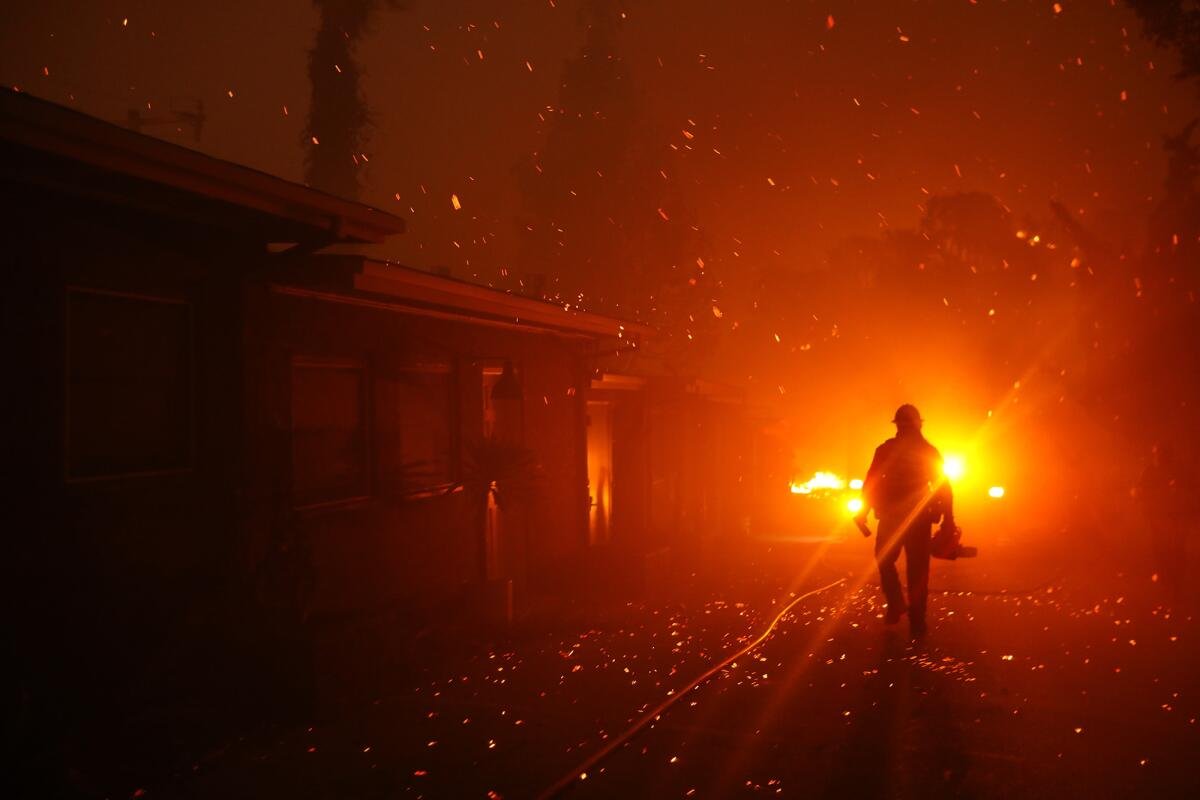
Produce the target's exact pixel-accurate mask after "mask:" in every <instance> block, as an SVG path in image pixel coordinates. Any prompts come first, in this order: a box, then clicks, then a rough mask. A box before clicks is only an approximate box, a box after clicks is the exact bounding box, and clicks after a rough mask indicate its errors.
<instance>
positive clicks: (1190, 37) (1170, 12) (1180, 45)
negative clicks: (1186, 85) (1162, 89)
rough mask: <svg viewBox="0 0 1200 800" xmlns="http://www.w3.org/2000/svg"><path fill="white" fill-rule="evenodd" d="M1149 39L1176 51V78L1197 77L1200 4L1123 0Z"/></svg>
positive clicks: (1181, 0) (1191, 0)
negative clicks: (1178, 59)
mask: <svg viewBox="0 0 1200 800" xmlns="http://www.w3.org/2000/svg"><path fill="white" fill-rule="evenodd" d="M1125 2H1126V3H1128V5H1129V6H1130V7H1131V8H1132V9H1133V10H1134V12H1135V13H1136V14H1137V15H1138V17H1139V18H1141V20H1142V24H1143V25H1144V26H1145V34H1146V37H1147V38H1148V39H1150V40H1151V41H1153V42H1154V43H1155V44H1157V45H1159V46H1160V47H1171V48H1174V49H1175V50H1177V51H1178V52H1179V55H1180V57H1181V59H1182V62H1183V63H1182V65H1181V68H1180V70H1179V72H1178V73H1177V77H1179V78H1200V6H1198V5H1197V4H1196V3H1195V2H1194V0H1125Z"/></svg>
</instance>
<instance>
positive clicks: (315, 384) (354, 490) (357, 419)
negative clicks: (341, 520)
mask: <svg viewBox="0 0 1200 800" xmlns="http://www.w3.org/2000/svg"><path fill="white" fill-rule="evenodd" d="M364 384H365V381H364V374H363V370H362V369H361V368H360V367H354V366H327V365H321V364H311V363H296V364H293V365H292V490H293V496H294V500H295V503H296V505H312V504H314V503H326V502H332V501H336V500H345V499H348V498H352V497H362V496H364V495H366V494H367V436H366V425H365V419H366V415H365V406H364V399H365V391H364V389H365V387H364Z"/></svg>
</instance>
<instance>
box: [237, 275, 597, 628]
mask: <svg viewBox="0 0 1200 800" xmlns="http://www.w3.org/2000/svg"><path fill="white" fill-rule="evenodd" d="M290 291H291V290H289V289H288V288H287V287H282V288H280V287H276V288H270V287H267V286H262V287H258V288H256V289H253V290H250V291H248V293H247V298H246V303H247V307H246V318H247V320H248V325H247V328H246V334H245V347H246V350H247V359H246V375H245V380H246V383H247V394H246V397H247V410H246V413H247V418H248V419H249V420H250V421H251V422H250V429H249V441H250V443H251V447H250V451H251V456H250V458H251V465H250V475H249V481H248V490H249V491H250V493H251V495H252V501H251V509H250V511H249V514H250V516H251V517H252V518H253V519H254V520H255V523H254V524H253V525H252V526H251V527H252V529H253V530H254V531H255V532H256V533H257V535H258V536H259V537H260V541H258V542H257V543H256V545H255V547H256V552H265V551H269V550H270V549H271V548H272V547H278V546H281V545H282V546H285V547H293V548H299V550H300V551H301V552H305V553H310V554H311V558H310V563H311V565H312V572H311V574H310V575H307V576H304V577H303V578H302V579H301V583H302V584H303V586H302V587H301V590H302V591H303V592H305V593H306V594H305V596H304V597H303V598H301V602H302V603H303V604H304V605H305V606H306V607H307V608H308V609H309V610H310V611H311V613H313V614H316V615H318V616H322V617H330V616H337V615H341V614H347V613H357V612H363V611H374V610H381V609H384V608H387V607H389V606H395V605H397V604H399V605H403V606H408V607H412V608H415V609H419V608H421V607H429V606H432V605H435V604H437V603H440V602H443V601H446V600H447V599H448V598H453V596H454V595H455V593H456V592H458V591H460V590H461V589H462V587H463V586H464V585H466V584H468V583H471V582H478V581H480V580H482V567H481V563H482V559H483V553H482V547H483V519H482V516H481V514H480V506H479V504H478V495H477V494H476V493H475V492H472V491H469V490H463V489H462V488H461V487H459V488H454V487H453V486H452V485H453V484H455V483H459V482H461V481H463V480H464V479H469V478H470V474H469V473H470V461H469V452H470V448H471V443H472V442H474V441H477V440H478V439H479V438H480V437H481V436H482V430H483V408H482V372H481V369H482V365H483V364H484V363H489V364H494V363H497V362H498V361H502V360H503V359H511V360H512V361H513V362H514V364H515V365H516V368H517V371H518V375H519V377H520V380H521V383H522V386H523V390H524V399H525V402H524V431H525V436H524V439H525V444H526V446H527V447H528V448H529V449H530V450H531V451H532V452H533V453H534V454H535V456H536V457H537V459H538V461H539V463H540V464H541V466H542V468H543V471H544V477H543V478H542V479H541V481H540V482H539V485H538V487H537V490H538V491H537V497H536V502H535V503H534V504H533V506H532V507H530V508H527V509H525V512H524V513H523V514H522V516H523V517H524V519H523V520H522V522H523V524H521V525H517V524H515V523H514V524H509V525H507V526H506V531H505V536H506V539H507V542H506V549H507V550H508V552H509V555H510V559H509V566H510V567H511V569H512V571H514V572H517V573H518V574H517V575H515V576H514V577H517V578H518V579H519V578H521V577H523V576H522V575H520V574H519V573H520V572H521V565H522V564H530V565H534V570H535V571H536V570H537V569H547V568H552V565H553V564H554V562H555V561H556V560H559V559H561V558H564V557H567V556H568V555H570V554H571V553H572V552H574V551H577V550H578V549H579V547H580V546H581V544H582V542H583V532H582V530H581V528H582V519H583V511H584V509H583V507H582V505H581V504H580V503H579V502H578V495H579V492H580V489H581V484H582V482H583V480H584V479H583V477H582V475H581V466H580V465H581V463H582V453H581V452H580V449H579V446H578V435H577V434H578V429H579V425H580V420H579V404H580V398H581V396H582V395H581V393H579V392H577V391H575V390H576V388H577V385H576V381H577V374H576V373H577V372H578V367H577V364H578V362H579V353H578V351H577V350H576V349H575V348H576V346H574V345H571V344H569V343H568V342H566V341H564V340H562V339H560V338H558V337H554V336H548V335H541V334H535V333H527V332H521V331H516V330H511V329H504V328H498V327H488V326H484V325H479V324H473V323H469V322H454V321H447V320H440V319H431V318H428V317H421V316H415V315H412V314H408V313H400V312H396V311H390V310H384V309H381V308H372V307H365V306H363V305H351V304H347V303H345V302H340V301H339V300H338V298H337V297H336V296H332V295H326V296H324V297H323V298H321V297H315V296H297V295H295V294H291V293H289V292H290ZM298 359H305V360H308V361H313V362H316V363H321V362H326V363H331V364H343V363H344V364H349V365H358V367H360V368H361V370H362V373H363V374H364V375H365V386H366V387H367V389H366V395H367V397H366V403H365V406H366V408H365V415H366V417H365V424H366V434H367V441H368V443H369V446H368V448H367V453H366V455H365V461H366V464H365V466H366V476H367V477H366V487H365V490H364V491H363V492H362V493H361V495H360V496H356V497H353V498H345V499H341V500H337V499H335V500H333V501H331V502H328V503H325V504H317V505H311V506H309V505H308V504H306V503H305V502H304V501H303V500H302V499H301V498H299V497H298V496H297V493H296V491H295V486H294V485H293V484H294V481H293V476H294V472H295V470H296V469H298V468H302V467H303V465H299V464H297V462H296V454H295V452H294V451H293V435H292V423H293V420H292V418H291V415H292V408H293V405H292V400H293V398H292V395H291V392H292V378H291V374H290V371H291V370H292V368H293V367H292V365H293V364H294V363H295V362H296V361H297V360H298ZM419 365H440V366H444V367H445V368H447V369H448V370H449V371H450V372H449V378H450V380H451V382H452V387H453V388H452V399H451V403H450V404H449V405H448V406H446V407H442V408H440V409H439V408H436V407H428V406H427V407H424V408H419V409H412V408H409V407H405V406H404V404H403V402H402V401H401V400H400V399H398V395H399V393H400V389H399V387H400V385H401V383H402V382H403V381H404V376H405V374H406V371H407V370H410V369H412V368H414V367H417V366H419ZM411 414H424V415H427V418H426V419H424V421H425V422H426V423H428V424H429V425H431V426H432V425H435V424H440V423H439V422H438V418H437V417H438V415H439V414H440V415H444V418H445V420H447V421H448V428H449V430H450V431H452V434H453V442H452V445H451V447H452V452H451V462H452V463H451V472H450V474H449V475H448V476H446V479H445V480H440V481H437V482H436V485H429V482H428V481H426V482H425V483H421V482H420V481H413V480H411V479H410V478H409V476H407V475H406V472H405V471H406V464H405V455H404V453H403V448H404V441H403V439H404V433H403V432H402V431H401V430H400V429H401V428H402V427H403V426H404V425H405V424H407V425H411V424H412V420H411V419H409V420H407V421H406V420H405V419H403V418H404V416H405V415H411ZM510 516H512V515H510ZM510 521H511V520H510ZM263 536H267V537H274V538H273V540H272V539H270V538H268V539H267V540H266V541H261V537H263Z"/></svg>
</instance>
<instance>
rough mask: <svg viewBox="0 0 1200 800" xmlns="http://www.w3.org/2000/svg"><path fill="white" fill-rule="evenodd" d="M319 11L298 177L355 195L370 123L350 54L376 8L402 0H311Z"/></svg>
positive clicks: (310, 59)
mask: <svg viewBox="0 0 1200 800" xmlns="http://www.w3.org/2000/svg"><path fill="white" fill-rule="evenodd" d="M313 4H314V5H315V6H316V8H317V12H318V13H319V14H320V20H321V21H320V26H319V27H318V28H317V37H316V41H315V42H314V43H313V47H312V50H310V51H309V54H308V77H309V81H310V83H311V86H312V102H311V104H310V106H309V113H308V125H307V127H306V130H305V134H304V135H305V138H306V140H307V142H308V152H307V155H306V158H305V172H304V179H305V181H306V182H307V183H308V184H309V185H310V186H314V187H316V188H318V189H321V190H323V191H326V192H330V193H332V194H336V195H339V196H341V197H346V198H349V199H357V197H358V190H359V178H358V165H359V161H360V159H361V157H362V150H363V146H364V144H365V142H366V135H367V134H366V128H367V125H368V123H369V122H370V112H369V111H368V107H367V102H366V98H365V96H364V95H363V91H362V85H361V77H362V68H361V66H360V65H359V63H358V58H357V55H356V53H355V51H356V49H357V47H358V42H359V39H360V38H361V37H362V35H363V34H364V33H366V31H367V30H368V28H369V26H370V23H371V21H372V19H373V18H374V17H375V14H376V13H377V12H378V11H379V9H380V8H381V7H384V6H386V7H389V8H400V7H401V6H402V5H403V2H402V0H313Z"/></svg>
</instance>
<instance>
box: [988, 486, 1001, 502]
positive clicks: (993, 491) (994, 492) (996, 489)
mask: <svg viewBox="0 0 1200 800" xmlns="http://www.w3.org/2000/svg"><path fill="white" fill-rule="evenodd" d="M988 497H994V498H996V499H997V500H999V499H1000V498H1001V497H1004V487H1003V486H993V487H992V488H990V489H988Z"/></svg>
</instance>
